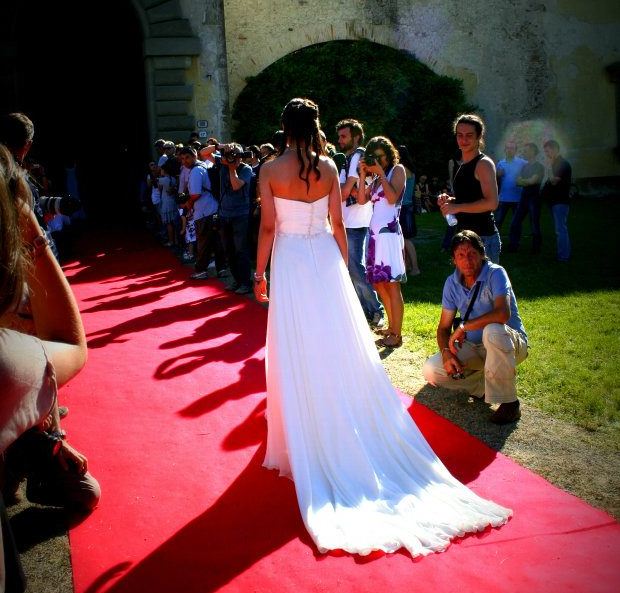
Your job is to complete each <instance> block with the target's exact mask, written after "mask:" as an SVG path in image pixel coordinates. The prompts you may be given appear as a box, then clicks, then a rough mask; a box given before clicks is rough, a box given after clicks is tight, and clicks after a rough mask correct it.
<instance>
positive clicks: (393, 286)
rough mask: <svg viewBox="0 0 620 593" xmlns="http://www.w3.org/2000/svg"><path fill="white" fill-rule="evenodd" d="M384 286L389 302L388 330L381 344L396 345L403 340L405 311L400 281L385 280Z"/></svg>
mask: <svg viewBox="0 0 620 593" xmlns="http://www.w3.org/2000/svg"><path fill="white" fill-rule="evenodd" d="M384 286H385V290H386V292H387V300H388V301H389V303H390V328H389V329H390V331H389V333H388V334H387V335H386V336H385V338H384V339H383V345H384V346H388V347H398V346H400V345H401V344H402V341H403V339H402V330H403V315H404V312H405V305H404V303H403V295H402V292H401V291H400V282H386V283H385V284H384ZM386 309H387V307H386Z"/></svg>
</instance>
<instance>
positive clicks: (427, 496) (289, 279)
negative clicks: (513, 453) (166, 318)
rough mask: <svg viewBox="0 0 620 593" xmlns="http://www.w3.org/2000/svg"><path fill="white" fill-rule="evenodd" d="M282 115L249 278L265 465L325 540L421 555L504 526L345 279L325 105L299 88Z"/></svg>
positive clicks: (322, 543)
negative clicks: (256, 324) (399, 380)
mask: <svg viewBox="0 0 620 593" xmlns="http://www.w3.org/2000/svg"><path fill="white" fill-rule="evenodd" d="M282 126H283V129H284V133H285V135H286V138H287V148H286V150H284V152H283V153H282V154H281V155H280V156H279V157H278V158H277V159H275V160H273V161H271V162H269V163H266V164H265V165H264V166H263V168H262V169H261V174H260V192H261V227H260V236H259V243H258V254H257V265H256V272H257V273H256V275H255V286H254V293H255V295H256V298H257V299H258V300H259V301H266V300H269V301H270V306H269V318H268V323H267V354H266V373H267V423H268V436H267V453H266V457H265V461H264V465H265V467H267V468H270V469H277V470H279V472H280V474H281V475H283V476H287V477H290V478H292V479H293V481H294V482H295V489H296V493H297V500H298V502H299V508H300V511H301V515H302V518H303V521H304V523H305V525H306V528H307V529H308V532H309V533H310V535H311V537H312V539H313V540H314V542H315V544H316V545H317V547H318V549H319V551H320V552H327V551H328V550H334V549H341V550H345V551H347V552H350V553H355V554H362V555H364V554H369V553H370V552H372V551H373V550H383V551H385V552H394V551H396V550H397V549H399V548H401V547H404V548H406V549H407V550H408V551H409V552H410V553H411V555H412V556H418V555H426V554H429V553H431V552H439V551H442V550H445V549H446V548H447V547H448V545H449V543H450V540H452V539H453V538H455V537H458V536H462V535H464V534H465V533H468V532H475V531H481V530H483V529H485V528H486V527H487V526H488V525H492V526H494V527H497V526H499V525H502V524H503V523H505V522H506V521H507V520H508V518H509V517H510V515H511V514H512V513H511V511H510V510H509V509H506V508H503V507H501V506H499V505H497V504H495V503H493V502H491V501H488V500H484V499H482V498H480V497H479V496H477V495H476V494H474V493H473V492H472V491H471V490H469V489H468V488H467V487H465V486H464V485H463V484H461V483H460V482H459V481H458V480H456V479H455V478H454V477H453V476H452V475H451V474H450V473H449V472H448V470H447V469H446V468H445V466H444V465H443V464H442V463H441V461H440V460H439V459H438V458H437V456H436V455H435V453H434V452H433V450H432V449H431V448H430V446H429V445H428V443H427V442H426V440H425V439H424V437H423V436H422V434H421V433H420V431H419V430H418V428H417V426H416V425H415V424H414V422H413V420H412V419H411V416H410V415H409V414H408V412H407V410H406V409H405V408H404V407H403V405H402V403H401V401H400V399H399V398H398V396H397V394H396V392H395V390H394V388H393V387H392V385H391V383H390V381H389V379H388V377H387V375H386V373H385V371H384V369H383V366H382V364H381V360H380V358H379V355H378V353H377V350H376V347H375V345H374V342H373V337H372V334H371V333H370V330H369V329H368V325H367V323H366V319H365V317H364V313H363V311H362V309H361V307H360V304H359V301H358V299H357V296H356V294H355V291H354V289H353V286H352V284H351V281H350V279H349V274H348V271H347V261H346V259H347V244H346V234H345V230H344V226H343V222H342V211H341V208H342V206H341V199H340V185H339V181H338V174H337V172H336V167H335V166H334V164H333V163H332V161H331V160H330V159H329V158H327V157H326V156H324V152H323V147H322V144H321V140H320V137H319V130H320V124H319V111H318V107H317V105H316V104H315V103H313V102H312V101H310V100H308V99H293V100H291V101H290V102H289V103H288V104H287V105H286V107H285V108H284V111H283V112H282ZM272 247H273V254H271V251H272ZM270 254H271V290H270V295H269V299H268V297H267V283H266V279H265V269H266V267H267V262H268V260H269V256H270Z"/></svg>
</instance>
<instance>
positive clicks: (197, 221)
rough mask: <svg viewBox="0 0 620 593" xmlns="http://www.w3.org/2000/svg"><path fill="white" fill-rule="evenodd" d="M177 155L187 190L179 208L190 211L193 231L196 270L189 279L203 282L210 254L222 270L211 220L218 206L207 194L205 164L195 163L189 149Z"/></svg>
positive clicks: (222, 260)
mask: <svg viewBox="0 0 620 593" xmlns="http://www.w3.org/2000/svg"><path fill="white" fill-rule="evenodd" d="M180 154H181V162H182V163H183V166H184V167H186V168H188V169H189V170H190V173H189V180H188V191H187V193H188V194H189V199H188V201H187V202H186V203H185V204H183V207H184V208H188V209H191V210H193V213H194V225H195V228H196V244H197V254H196V263H195V265H194V267H195V270H196V271H195V272H194V273H193V274H192V275H191V276H190V278H192V279H194V280H206V279H207V278H208V277H209V273H208V271H207V268H208V267H209V263H210V262H211V258H212V256H213V255H214V254H215V266H216V268H217V271H218V272H220V271H221V270H223V268H224V256H223V253H222V249H221V247H220V242H219V237H218V234H217V229H216V226H215V221H214V216H215V214H217V208H218V204H217V200H216V199H215V198H214V197H213V193H212V192H211V182H210V179H209V172H208V169H207V164H206V163H203V162H202V161H199V160H198V157H197V155H196V151H195V150H194V149H193V148H191V147H189V146H185V147H184V148H182V149H181V153H180Z"/></svg>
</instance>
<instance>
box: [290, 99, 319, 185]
mask: <svg viewBox="0 0 620 593" xmlns="http://www.w3.org/2000/svg"><path fill="white" fill-rule="evenodd" d="M281 121H282V129H283V130H284V134H285V135H286V137H287V138H288V140H289V142H294V143H296V144H297V159H298V160H299V178H300V179H301V180H302V181H305V182H306V186H307V187H308V189H310V173H311V172H314V174H315V175H316V178H317V179H319V178H320V177H321V172H320V171H319V167H318V165H319V157H320V155H323V154H325V149H324V148H323V143H322V142H321V136H320V134H319V132H320V129H321V124H320V123H319V107H318V105H317V104H316V103H315V102H314V101H311V100H310V99H300V98H296V99H291V100H290V101H289V102H288V103H287V104H286V107H285V108H284V110H283V111H282V120H281ZM302 148H303V150H304V156H305V159H306V160H304V156H302ZM312 151H314V157H313V156H312ZM306 162H307V164H306Z"/></svg>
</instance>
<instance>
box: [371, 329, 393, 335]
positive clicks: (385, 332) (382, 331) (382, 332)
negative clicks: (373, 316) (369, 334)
mask: <svg viewBox="0 0 620 593" xmlns="http://www.w3.org/2000/svg"><path fill="white" fill-rule="evenodd" d="M373 331H374V332H375V334H377V335H378V336H388V335H390V333H391V332H390V330H389V328H387V327H385V328H382V327H376V328H375V329H374V330H373Z"/></svg>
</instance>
